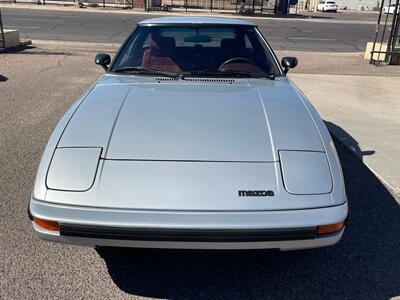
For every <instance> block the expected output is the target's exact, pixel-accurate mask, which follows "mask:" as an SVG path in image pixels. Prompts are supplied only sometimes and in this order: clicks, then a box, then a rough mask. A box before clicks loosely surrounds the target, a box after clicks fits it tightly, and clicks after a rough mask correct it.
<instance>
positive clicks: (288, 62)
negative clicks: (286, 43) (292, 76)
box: [281, 56, 299, 75]
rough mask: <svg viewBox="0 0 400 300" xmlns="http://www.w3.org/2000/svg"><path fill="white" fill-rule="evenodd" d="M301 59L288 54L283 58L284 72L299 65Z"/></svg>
mask: <svg viewBox="0 0 400 300" xmlns="http://www.w3.org/2000/svg"><path fill="white" fill-rule="evenodd" d="M298 63H299V61H298V60H297V58H296V57H291V56H286V57H284V58H282V61H281V64H282V67H283V73H284V74H285V75H286V74H287V72H288V71H289V69H293V68H295V67H296V66H297V64H298Z"/></svg>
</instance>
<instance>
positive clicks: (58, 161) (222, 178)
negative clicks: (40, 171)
mask: <svg viewBox="0 0 400 300" xmlns="http://www.w3.org/2000/svg"><path fill="white" fill-rule="evenodd" d="M293 150H299V151H293ZM46 174H47V179H46V187H47V190H46V196H45V200H46V201H49V202H55V203H60V204H72V205H82V206H85V207H90V206H94V207H105V208H110V207H112V208H120V209H141V210H142V209H145V210H146V209H152V210H187V211H191V210H200V211H209V210H211V211H244V210H251V211H253V210H285V209H304V208H312V207H324V206H330V205H332V198H331V195H330V192H331V190H332V180H331V176H330V171H329V166H328V162H327V158H326V155H325V153H324V148H323V145H322V142H321V139H320V136H319V131H318V130H317V128H316V126H315V124H314V120H313V118H312V117H311V115H310V112H309V111H308V109H307V107H306V105H305V104H304V102H303V99H302V98H301V97H299V95H298V93H297V91H296V89H295V88H294V87H292V85H291V84H290V82H289V81H288V80H287V79H286V78H279V79H277V80H275V81H271V80H259V79H258V80H257V79H255V80H253V79H252V80H243V79H240V80H224V79H216V80H211V79H208V80H204V79H193V80H169V79H158V80H157V79H156V78H130V77H123V76H121V77H118V76H115V77H113V76H108V75H107V76H106V77H105V79H103V80H101V81H100V82H99V83H98V84H97V85H96V86H95V88H94V89H93V90H92V91H91V92H90V94H89V95H88V96H87V97H86V98H85V99H84V100H83V101H82V102H80V104H79V107H78V108H77V109H76V110H75V112H74V114H73V116H72V118H71V119H70V120H69V123H68V125H67V126H66V128H65V130H64V133H63V134H62V137H61V139H60V141H59V144H58V146H57V149H55V151H54V154H53V156H52V160H51V163H50V166H49V169H48V171H47V173H46Z"/></svg>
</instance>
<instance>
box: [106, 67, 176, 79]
mask: <svg viewBox="0 0 400 300" xmlns="http://www.w3.org/2000/svg"><path fill="white" fill-rule="evenodd" d="M111 72H113V73H139V74H149V75H160V76H165V77H171V78H178V77H180V76H181V75H180V74H178V73H172V72H166V71H161V70H157V69H152V68H146V67H123V68H118V69H115V70H112V71H111Z"/></svg>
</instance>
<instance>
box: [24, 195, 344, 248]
mask: <svg viewBox="0 0 400 300" xmlns="http://www.w3.org/2000/svg"><path fill="white" fill-rule="evenodd" d="M28 211H29V214H31V216H34V217H37V218H41V219H45V220H54V221H57V222H59V224H60V230H59V232H50V231H47V230H45V229H43V228H41V227H39V226H37V225H36V224H35V223H33V228H34V230H35V232H36V233H37V235H38V236H39V237H40V238H42V239H45V240H49V241H53V242H63V243H70V244H78V245H85V246H92V247H94V246H120V247H135V248H175V249H280V250H294V249H305V248H315V247H323V246H329V245H333V244H335V243H337V242H338V241H339V240H340V238H341V237H342V235H343V231H344V229H342V230H341V231H339V232H337V233H335V234H331V235H324V236H318V235H317V234H316V228H317V226H319V225H325V224H333V223H337V222H340V221H343V220H345V219H346V218H347V203H345V204H343V205H340V206H332V207H327V208H315V209H307V210H283V211H230V212H216V211H201V212H194V211H156V210H121V209H104V208H93V207H79V206H72V205H59V204H52V203H47V202H44V201H39V200H35V199H31V201H30V204H29V210H28Z"/></svg>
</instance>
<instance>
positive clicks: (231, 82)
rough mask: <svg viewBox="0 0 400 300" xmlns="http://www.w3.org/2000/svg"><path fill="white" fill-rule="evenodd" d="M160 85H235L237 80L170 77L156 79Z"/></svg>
mask: <svg viewBox="0 0 400 300" xmlns="http://www.w3.org/2000/svg"><path fill="white" fill-rule="evenodd" d="M155 80H156V81H157V82H158V83H161V82H170V81H171V82H179V83H189V82H190V83H193V82H196V83H205V82H206V83H219V84H221V83H223V84H233V83H235V79H221V78H169V77H156V79H155Z"/></svg>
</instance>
